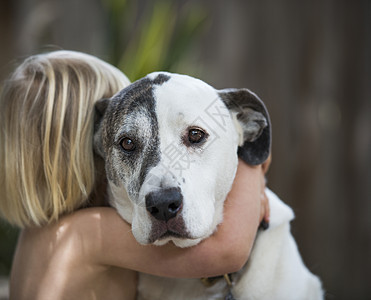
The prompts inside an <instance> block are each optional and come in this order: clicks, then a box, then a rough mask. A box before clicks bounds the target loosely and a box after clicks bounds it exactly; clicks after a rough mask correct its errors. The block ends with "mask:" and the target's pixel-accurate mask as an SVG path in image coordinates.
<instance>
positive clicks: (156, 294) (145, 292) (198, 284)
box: [138, 274, 228, 300]
mask: <svg viewBox="0 0 371 300" xmlns="http://www.w3.org/2000/svg"><path fill="white" fill-rule="evenodd" d="M227 293H228V286H227V284H226V282H225V281H224V280H222V279H221V280H219V281H218V282H216V283H215V284H214V285H213V286H211V287H206V286H205V285H204V284H203V283H202V281H201V279H178V278H163V277H157V276H152V275H147V274H140V275H139V282H138V300H174V299H177V300H189V299H192V300H204V299H215V300H217V299H218V300H219V299H223V300H224V299H225V296H226V295H227Z"/></svg>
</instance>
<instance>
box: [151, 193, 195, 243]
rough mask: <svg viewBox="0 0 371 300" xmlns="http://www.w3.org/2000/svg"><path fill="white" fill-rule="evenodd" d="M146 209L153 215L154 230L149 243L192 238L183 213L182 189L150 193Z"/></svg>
mask: <svg viewBox="0 0 371 300" xmlns="http://www.w3.org/2000/svg"><path fill="white" fill-rule="evenodd" d="M145 200H146V209H147V211H148V212H149V214H150V215H151V220H152V230H151V235H150V237H149V242H150V243H153V242H155V241H156V240H162V239H165V238H171V237H174V238H190V235H189V233H188V232H187V230H186V228H185V224H184V220H183V217H182V215H181V213H180V212H181V211H182V208H183V195H182V193H181V190H180V188H178V187H172V188H165V189H160V190H157V191H153V192H150V193H148V194H147V195H146V196H145Z"/></svg>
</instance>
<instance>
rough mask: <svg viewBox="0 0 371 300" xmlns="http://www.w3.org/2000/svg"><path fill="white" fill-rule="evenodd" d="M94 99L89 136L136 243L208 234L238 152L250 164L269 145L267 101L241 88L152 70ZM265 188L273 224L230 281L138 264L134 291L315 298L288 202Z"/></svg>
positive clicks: (187, 241) (152, 295)
mask: <svg viewBox="0 0 371 300" xmlns="http://www.w3.org/2000/svg"><path fill="white" fill-rule="evenodd" d="M96 108H97V112H98V113H97V115H98V117H97V124H96V132H95V137H94V144H95V150H96V152H97V153H98V154H99V155H101V156H102V157H103V158H104V160H105V165H106V172H107V177H108V181H109V193H110V203H111V205H112V206H113V207H115V208H116V209H117V211H118V212H119V214H120V215H121V216H122V217H123V218H124V219H125V220H126V221H127V222H129V223H131V224H132V231H133V234H134V236H135V238H136V239H137V240H138V242H139V243H141V244H156V245H163V244H165V243H167V242H169V241H172V242H173V243H174V244H175V245H177V246H179V247H189V246H193V245H196V244H197V243H199V242H200V241H201V240H203V239H205V238H207V237H208V236H210V235H211V234H212V233H213V232H214V231H215V229H216V227H217V225H218V224H219V223H221V221H222V219H223V202H224V200H225V198H226V196H227V194H228V192H229V191H230V188H231V185H232V182H233V180H234V176H235V172H236V169H237V162H238V156H237V153H238V155H239V156H240V157H241V158H242V159H243V160H245V161H246V162H247V163H248V164H252V165H256V164H260V163H262V162H264V161H265V160H266V159H267V157H268V155H269V152H270V143H271V130H270V120H269V116H268V113H267V110H266V108H265V106H264V104H263V103H262V101H261V100H260V99H259V98H258V97H257V96H256V95H255V94H253V93H251V92H250V91H249V90H247V89H239V90H237V89H228V90H215V89H214V88H213V87H211V86H209V85H207V84H206V83H204V82H203V81H201V80H198V79H195V78H192V77H189V76H185V75H179V74H170V73H164V72H161V73H152V74H150V75H148V76H147V77H145V78H143V79H141V80H138V81H136V82H134V83H133V84H131V85H130V86H128V87H127V88H125V89H124V90H122V91H121V92H119V93H117V94H116V95H115V96H113V97H112V98H111V99H103V100H101V101H100V102H98V103H97V106H96ZM267 195H268V198H269V203H270V208H271V222H270V227H269V229H268V230H265V231H259V233H258V235H257V238H256V241H255V244H254V248H253V251H252V253H251V256H250V258H249V261H248V263H247V264H246V265H245V266H244V267H243V268H242V269H241V270H240V271H239V272H238V273H236V274H232V276H231V277H232V280H233V287H232V288H230V287H228V285H227V283H226V282H225V281H224V280H220V281H218V282H217V283H216V284H215V285H213V286H212V287H206V286H205V285H204V284H203V283H202V282H201V280H197V279H169V278H161V277H156V276H151V275H145V274H141V276H140V281H139V286H138V292H139V299H148V300H154V299H161V300H164V299H176V300H181V299H184V300H185V299H187V300H189V299H224V297H230V298H229V299H232V298H231V294H233V295H234V297H235V299H269V300H272V299H278V300H280V299H282V300H288V299H293V300H302V299H322V297H323V296H322V289H321V284H320V281H319V279H318V278H317V277H316V276H314V275H312V274H311V273H310V272H309V271H308V269H307V268H306V267H305V265H304V264H303V262H302V259H301V257H300V254H299V252H298V250H297V246H296V243H295V241H294V239H293V237H292V235H291V233H290V224H289V222H290V221H291V220H292V219H293V217H294V215H293V212H292V210H291V209H290V208H289V207H288V206H287V205H285V204H284V203H283V202H281V200H279V199H278V198H277V196H275V195H274V194H273V193H272V192H271V191H269V190H268V189H267ZM226 299H227V298H226Z"/></svg>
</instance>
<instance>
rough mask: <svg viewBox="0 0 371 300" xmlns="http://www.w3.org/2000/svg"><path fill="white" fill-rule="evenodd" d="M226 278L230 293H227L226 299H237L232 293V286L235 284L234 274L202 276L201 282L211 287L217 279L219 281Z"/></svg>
mask: <svg viewBox="0 0 371 300" xmlns="http://www.w3.org/2000/svg"><path fill="white" fill-rule="evenodd" d="M223 278H224V280H225V282H226V283H227V286H228V293H227V296H225V298H224V299H225V300H235V298H234V297H233V294H232V286H233V281H232V274H224V275H220V276H215V277H204V278H201V282H202V283H203V285H204V286H205V287H211V286H213V285H214V284H215V283H216V282H217V281H219V280H220V279H223Z"/></svg>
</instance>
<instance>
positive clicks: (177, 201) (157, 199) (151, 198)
mask: <svg viewBox="0 0 371 300" xmlns="http://www.w3.org/2000/svg"><path fill="white" fill-rule="evenodd" d="M182 203H183V196H182V194H181V192H180V189H179V188H167V189H163V190H159V191H155V192H151V193H149V194H147V195H146V209H147V211H148V212H149V213H150V214H151V215H152V216H154V217H155V218H156V219H157V220H160V221H168V220H169V219H171V218H174V217H175V216H176V215H177V214H178V212H179V211H180V210H181V208H182Z"/></svg>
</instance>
